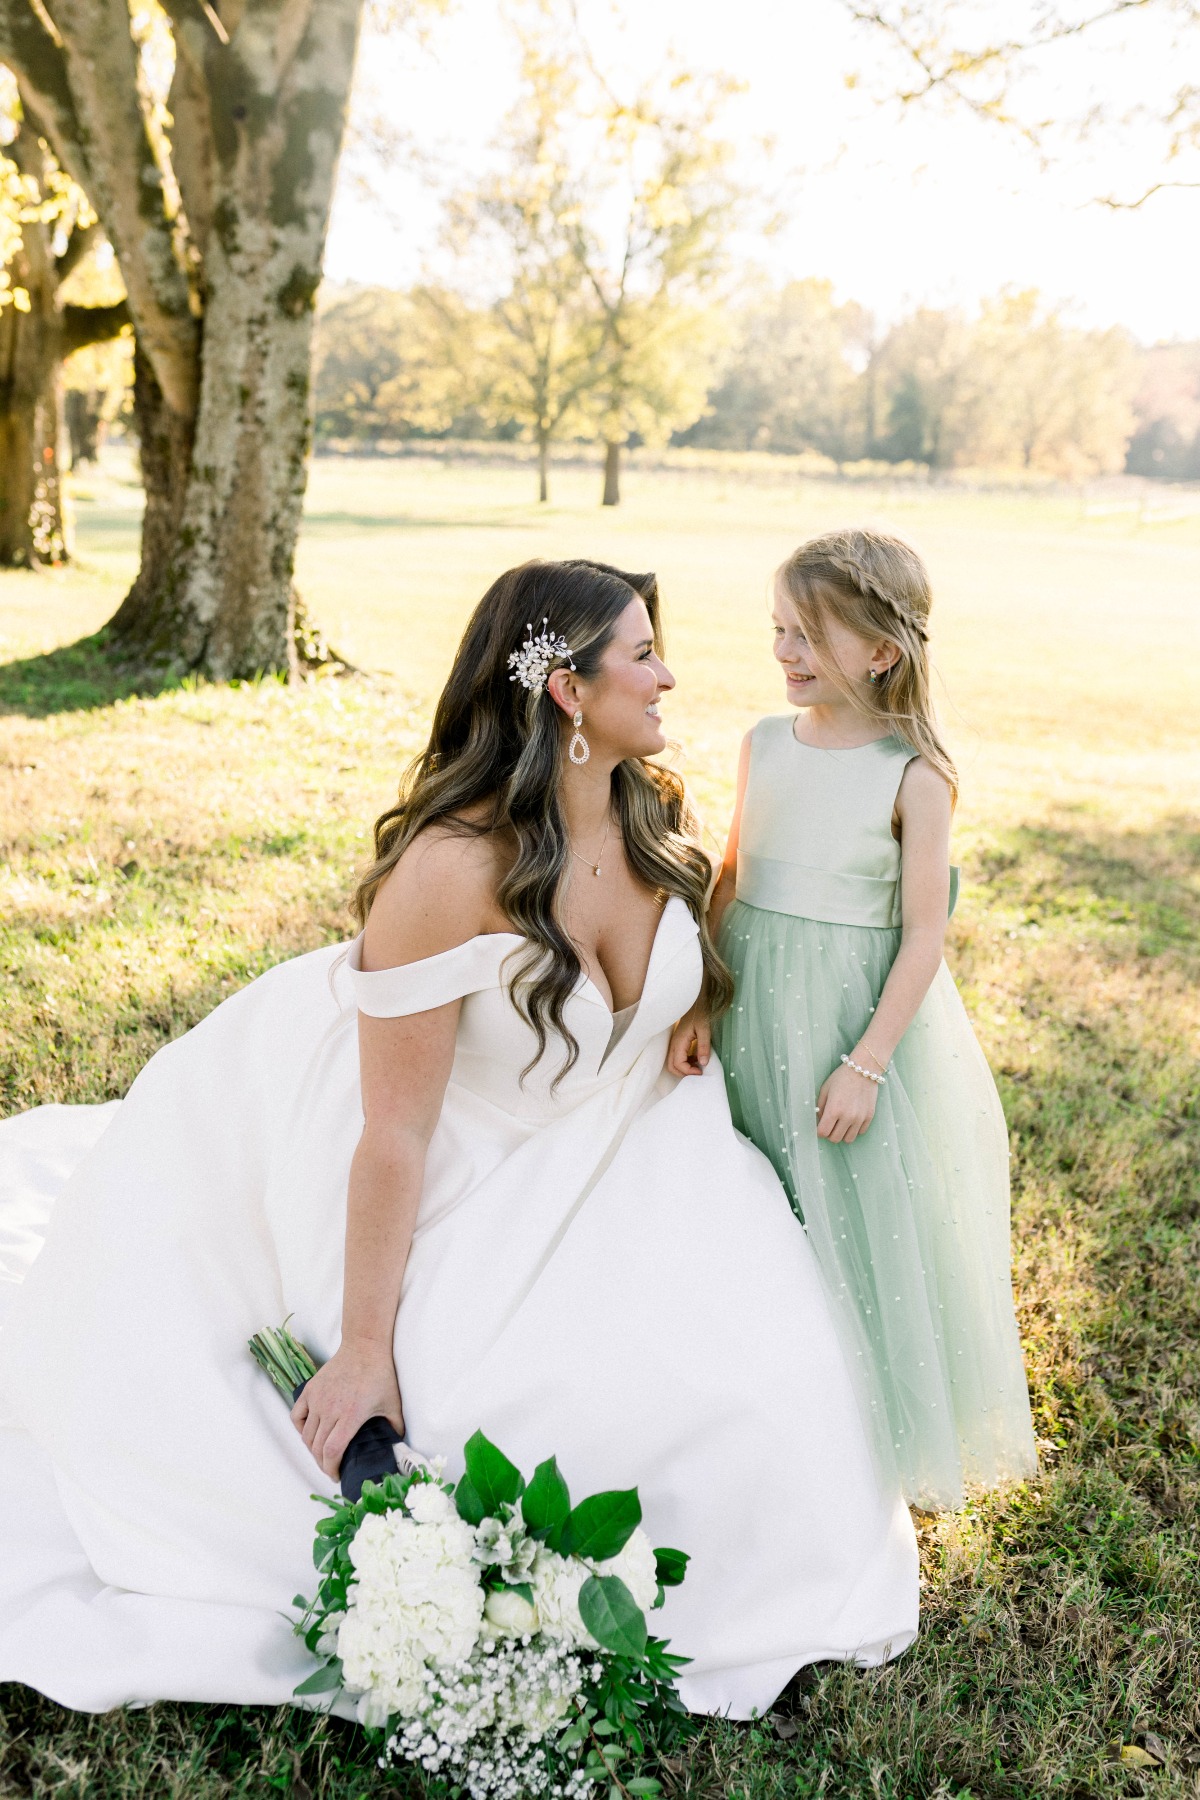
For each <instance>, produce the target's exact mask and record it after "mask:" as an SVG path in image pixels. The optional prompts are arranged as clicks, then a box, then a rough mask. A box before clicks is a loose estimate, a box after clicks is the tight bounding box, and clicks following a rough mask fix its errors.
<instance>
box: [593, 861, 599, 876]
mask: <svg viewBox="0 0 1200 1800" xmlns="http://www.w3.org/2000/svg"><path fill="white" fill-rule="evenodd" d="M599 873H600V864H599V863H597V864H596V866H595V868H594V869H593V870H592V874H593V875H598V874H599Z"/></svg>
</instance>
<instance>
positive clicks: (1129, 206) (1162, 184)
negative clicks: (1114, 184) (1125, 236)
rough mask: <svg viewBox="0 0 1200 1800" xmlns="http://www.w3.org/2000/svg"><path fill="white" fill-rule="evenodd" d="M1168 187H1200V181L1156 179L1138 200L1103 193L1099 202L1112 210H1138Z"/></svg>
mask: <svg viewBox="0 0 1200 1800" xmlns="http://www.w3.org/2000/svg"><path fill="white" fill-rule="evenodd" d="M1166 188H1200V181H1156V182H1154V184H1153V185H1152V186H1151V187H1148V188H1147V189H1146V191H1145V193H1144V194H1139V196H1138V198H1137V199H1136V200H1117V199H1116V198H1114V196H1113V195H1111V194H1102V195H1101V196H1100V201H1099V204H1100V205H1101V206H1107V207H1108V209H1109V211H1110V212H1136V211H1137V209H1138V207H1139V206H1145V204H1146V202H1147V200H1151V199H1153V197H1154V195H1155V194H1161V193H1162V192H1163V191H1164V189H1166Z"/></svg>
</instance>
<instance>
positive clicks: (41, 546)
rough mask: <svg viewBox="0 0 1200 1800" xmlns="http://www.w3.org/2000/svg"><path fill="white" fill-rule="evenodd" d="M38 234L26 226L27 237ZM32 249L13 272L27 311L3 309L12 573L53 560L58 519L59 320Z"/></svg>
mask: <svg viewBox="0 0 1200 1800" xmlns="http://www.w3.org/2000/svg"><path fill="white" fill-rule="evenodd" d="M40 229H41V227H40V226H38V225H36V224H34V225H30V226H26V227H25V230H26V232H27V233H28V237H29V239H32V238H33V234H34V233H35V232H36V231H38V230H40ZM31 248H32V249H35V250H36V248H37V247H36V246H35V245H32V244H31V243H30V242H28V241H27V242H24V243H22V246H21V249H20V250H19V251H18V253H17V255H16V257H15V258H14V262H13V267H12V271H11V276H12V284H13V286H14V287H15V288H23V289H24V290H25V291H26V293H27V294H28V295H29V310H28V311H27V312H24V311H21V310H20V308H18V307H16V306H13V305H10V306H6V307H5V308H4V309H3V312H0V567H4V568H9V569H31V568H35V567H36V566H37V564H38V563H39V562H42V561H48V560H51V555H50V554H49V553H51V552H52V551H53V548H54V541H55V526H56V522H57V520H58V505H57V490H58V470H57V466H56V465H55V464H54V455H55V452H56V449H57V434H56V431H55V424H56V414H55V406H56V396H55V394H54V391H53V390H54V388H55V385H56V384H55V374H56V370H57V364H58V357H59V348H58V343H57V339H58V336H59V321H58V317H57V314H56V311H55V307H54V298H53V293H52V292H50V293H48V292H47V291H46V284H45V282H44V281H42V280H39V279H38V277H39V274H42V273H44V271H42V270H41V269H40V268H39V266H38V265H39V263H40V261H41V260H42V259H41V258H39V257H38V256H37V255H36V254H34V255H31V254H30V250H31ZM47 450H49V451H50V460H49V463H47V461H46V458H45V452H46V451H47ZM39 490H40V495H39ZM47 494H48V495H49V496H50V505H49V513H46V507H45V501H46V496H47ZM43 515H44V516H43Z"/></svg>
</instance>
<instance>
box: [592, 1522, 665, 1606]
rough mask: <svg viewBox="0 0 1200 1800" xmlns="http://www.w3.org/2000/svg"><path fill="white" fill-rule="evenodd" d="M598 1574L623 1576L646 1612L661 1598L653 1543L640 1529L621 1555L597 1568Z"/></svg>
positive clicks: (622, 1578) (598, 1565) (611, 1558)
mask: <svg viewBox="0 0 1200 1800" xmlns="http://www.w3.org/2000/svg"><path fill="white" fill-rule="evenodd" d="M596 1573H597V1575H619V1576H620V1578H621V1580H622V1581H623V1582H624V1583H625V1586H626V1587H627V1588H628V1589H629V1591H630V1593H631V1594H632V1595H633V1597H634V1599H635V1601H636V1602H637V1604H638V1605H639V1606H640V1607H641V1609H642V1611H643V1612H648V1611H649V1610H650V1608H651V1607H652V1606H653V1605H654V1602H655V1601H656V1600H657V1598H658V1573H657V1563H656V1560H655V1555H654V1551H653V1550H652V1548H651V1546H650V1539H649V1538H648V1537H647V1536H646V1534H645V1532H644V1531H643V1530H642V1529H641V1528H640V1526H639V1528H638V1529H637V1530H636V1531H635V1532H634V1534H633V1536H632V1537H631V1538H630V1540H629V1542H628V1543H627V1544H626V1546H625V1548H624V1549H623V1550H622V1551H621V1552H620V1554H619V1555H617V1556H612V1557H610V1558H609V1559H608V1561H607V1562H602V1563H597V1564H596Z"/></svg>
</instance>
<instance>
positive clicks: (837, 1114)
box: [817, 1063, 879, 1144]
mask: <svg viewBox="0 0 1200 1800" xmlns="http://www.w3.org/2000/svg"><path fill="white" fill-rule="evenodd" d="M878 1098H879V1089H878V1088H877V1087H876V1085H875V1083H874V1082H873V1081H868V1080H866V1078H865V1077H864V1076H862V1075H856V1074H855V1072H854V1070H853V1069H848V1068H847V1067H846V1065H845V1063H840V1064H839V1065H838V1067H837V1068H836V1069H835V1070H834V1072H833V1074H832V1075H831V1076H830V1077H829V1079H828V1080H827V1081H826V1083H825V1085H824V1087H823V1088H822V1089H821V1092H820V1093H819V1094H818V1095H817V1136H818V1137H822V1138H828V1139H829V1141H830V1143H831V1144H852V1143H853V1142H854V1140H855V1138H857V1137H861V1136H862V1134H863V1132H864V1131H865V1130H866V1129H867V1126H868V1125H869V1124H870V1123H871V1120H872V1119H873V1118H874V1117H875V1102H876V1101H877V1100H878Z"/></svg>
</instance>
